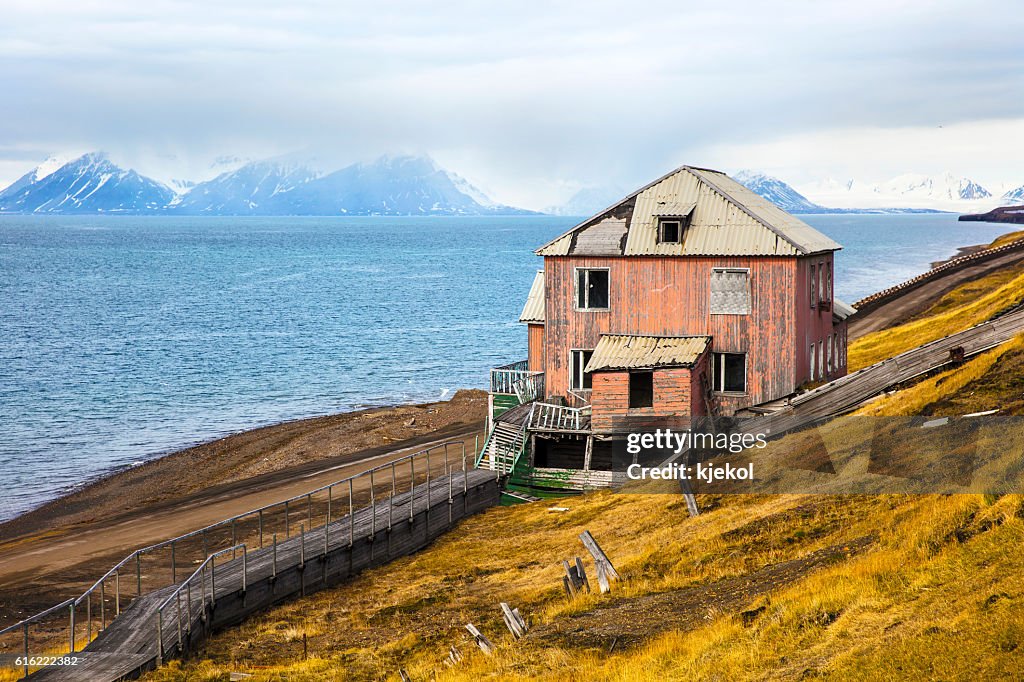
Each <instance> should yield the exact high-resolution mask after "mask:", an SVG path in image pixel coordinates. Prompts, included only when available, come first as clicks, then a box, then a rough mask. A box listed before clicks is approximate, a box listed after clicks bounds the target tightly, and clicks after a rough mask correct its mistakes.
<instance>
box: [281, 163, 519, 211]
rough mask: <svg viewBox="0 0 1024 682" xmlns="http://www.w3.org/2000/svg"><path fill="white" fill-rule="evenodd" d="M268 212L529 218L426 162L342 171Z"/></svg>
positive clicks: (301, 188)
mask: <svg viewBox="0 0 1024 682" xmlns="http://www.w3.org/2000/svg"><path fill="white" fill-rule="evenodd" d="M484 202H486V203H484ZM273 211H274V212H275V213H279V214H280V213H287V214H291V215H502V214H504V215H511V214H524V213H530V211H524V210H522V209H517V208H512V207H510V206H503V205H500V204H495V203H493V202H491V201H490V199H487V198H486V197H485V196H484V195H483V193H482V192H481V191H480V190H478V189H476V188H475V187H472V185H470V184H469V183H468V182H466V181H465V180H464V179H463V178H461V177H458V176H455V175H454V174H452V173H449V172H448V171H446V170H444V169H442V168H439V167H438V166H437V164H436V163H434V161H433V159H431V158H430V157H427V156H384V157H381V158H379V159H377V160H376V161H373V162H370V163H356V164H353V165H351V166H347V167H345V168H342V169H341V170H337V171H335V172H333V173H329V174H327V175H325V176H323V177H321V178H317V179H316V180H312V181H310V182H307V183H305V184H303V185H300V186H298V187H296V188H295V189H294V190H292V191H290V192H288V193H287V194H283V195H278V197H277V200H276V202H275V204H274V207H273Z"/></svg>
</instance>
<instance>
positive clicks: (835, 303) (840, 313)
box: [832, 298, 857, 320]
mask: <svg viewBox="0 0 1024 682" xmlns="http://www.w3.org/2000/svg"><path fill="white" fill-rule="evenodd" d="M855 312H857V309H856V308H854V307H853V306H852V305H850V304H849V303H844V302H843V301H840V300H839V299H838V298H833V299H832V314H833V315H834V316H836V317H838V318H839V319H840V320H845V319H846V318H848V317H849V316H850V315H853V314H854V313H855Z"/></svg>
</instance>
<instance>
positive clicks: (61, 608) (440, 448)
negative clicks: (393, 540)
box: [0, 440, 471, 675]
mask: <svg viewBox="0 0 1024 682" xmlns="http://www.w3.org/2000/svg"><path fill="white" fill-rule="evenodd" d="M466 457H467V453H466V447H465V443H464V442H462V441H458V440H452V441H445V442H443V443H439V444H437V445H434V446H432V447H429V448H426V449H424V450H420V451H417V452H414V453H412V454H409V455H405V456H403V457H399V458H396V459H394V460H391V461H389V462H387V463H385V464H381V465H379V466H375V467H373V468H370V469H366V470H363V471H361V472H360V473H358V474H356V475H354V476H349V477H346V478H342V479H339V480H337V481H334V482H332V483H329V484H327V485H324V486H320V487H318V488H316V489H313V490H309V491H307V492H304V493H300V494H298V495H294V496H292V497H289V498H288V499H286V500H282V501H280V502H275V503H273V504H269V505H266V506H263V507H259V508H257V509H252V510H249V511H247V512H244V513H242V514H237V515H235V516H232V517H229V518H226V519H223V520H221V521H218V522H217V523H213V524H211V525H209V526H206V527H204V528H200V529H198V530H194V531H191V532H189V533H185V534H183V535H179V536H177V537H174V538H171V539H169V540H164V541H161V542H158V543H155V544H152V545H149V546H147V547H142V548H140V549H137V550H135V551H134V552H132V553H131V554H129V555H128V556H126V557H125V558H124V559H122V560H121V561H119V562H118V563H116V564H115V565H114V566H113V567H112V568H111V569H110V570H108V571H107V572H106V573H104V574H103V575H102V576H101V577H100V578H99V579H98V580H97V581H96V582H94V583H93V584H92V585H91V586H90V587H88V588H87V589H86V590H85V591H84V592H83V593H82V594H81V595H80V596H79V597H77V598H72V599H68V600H66V601H63V602H61V603H60V604H57V605H55V606H52V607H50V608H48V609H46V610H44V611H42V612H40V613H37V614H35V615H32V616H29V617H28V618H25V619H24V620H22V621H20V622H18V623H15V624H14V625H10V626H8V627H6V628H3V629H0V638H3V637H5V636H10V635H11V634H12V633H16V632H20V633H22V648H23V650H24V653H25V656H26V658H27V657H28V656H29V655H30V653H31V652H30V648H31V644H30V635H31V632H30V628H31V626H32V625H35V624H37V623H40V622H41V621H43V620H46V621H47V623H50V621H51V619H52V618H55V617H56V616H57V615H58V614H61V613H63V614H65V617H66V619H67V620H66V622H67V629H68V638H67V643H68V652H69V653H75V651H76V650H79V649H80V647H79V640H80V638H81V637H82V636H83V635H84V636H85V643H86V645H87V644H88V643H89V642H91V641H92V639H93V625H94V623H95V624H96V625H97V627H96V632H97V633H99V632H101V631H102V630H105V629H106V628H107V627H108V625H109V624H110V623H111V622H113V620H114V619H115V618H117V617H118V616H119V615H120V614H121V611H122V607H124V606H126V605H127V603H128V601H126V600H129V599H134V598H137V597H140V596H142V595H143V594H147V593H149V592H153V591H155V590H157V589H162V588H166V587H167V586H169V585H175V584H177V583H178V571H179V566H181V565H182V562H183V561H184V562H185V563H184V565H186V566H189V567H190V568H191V566H193V565H194V562H195V561H199V560H202V562H203V564H202V565H203V566H206V565H207V562H209V571H210V577H211V582H212V579H213V570H214V567H213V563H214V557H216V556H221V555H223V554H224V553H226V552H234V551H237V550H238V549H239V548H243V552H244V551H248V550H246V549H245V547H248V548H249V549H250V550H251V549H252V548H254V547H258V548H260V549H262V548H263V547H264V546H265V545H266V543H267V540H268V538H269V537H271V536H272V537H273V540H274V541H275V542H276V540H277V533H278V532H280V533H282V534H283V535H284V537H285V538H288V537H290V536H292V535H294V534H295V532H294V529H295V528H296V527H298V526H299V525H300V524H299V523H296V522H297V521H298V522H301V528H302V530H301V531H300V532H301V533H303V535H305V533H307V532H309V531H310V530H311V529H313V528H314V527H317V528H319V527H321V526H322V527H323V529H324V530H323V531H322V532H321V533H318V535H322V537H323V541H324V546H325V547H326V546H327V544H328V543H329V541H330V534H331V533H333V532H337V531H335V530H333V529H330V528H329V527H328V526H329V524H331V521H332V519H334V520H338V519H341V518H342V517H343V516H344V515H346V514H347V516H348V518H349V524H348V529H347V530H348V533H347V535H348V536H349V537H348V539H349V544H350V545H351V544H352V542H353V537H354V532H355V515H354V512H355V508H356V502H357V497H358V498H359V504H360V505H364V504H367V503H368V504H369V506H370V507H372V509H373V511H372V512H371V514H372V521H371V523H372V524H373V525H374V526H376V524H377V520H376V511H377V509H378V505H382V504H387V505H388V515H387V528H388V529H390V528H391V524H392V521H393V518H392V517H393V511H394V506H395V505H394V501H393V500H394V497H395V495H397V494H399V493H404V492H411V491H412V490H414V489H415V487H416V486H417V485H418V484H420V483H424V482H425V483H427V484H428V486H427V500H426V502H427V506H428V508H429V506H430V504H431V502H430V492H429V483H430V480H431V476H432V475H434V476H436V475H437V474H439V473H440V474H442V475H448V474H450V473H451V472H453V471H455V470H456V468H460V469H461V470H462V471H463V472H465V471H466V470H467V466H471V463H467V459H466ZM406 479H408V482H406ZM357 482H358V483H359V484H360V485H359V486H358V489H357V486H356V483H357ZM385 498H386V499H385ZM339 507H340V511H341V512H342V513H341V514H340V515H339V513H338V512H339ZM413 507H414V503H413V502H410V504H409V518H410V520H411V519H412V518H413V515H414V508H413ZM314 522H316V523H314ZM334 527H335V528H337V524H335V526H334ZM373 530H375V529H373ZM373 530H371V532H373ZM381 530H383V528H381ZM242 540H246V541H247V542H242ZM201 568H202V566H201ZM195 576H196V574H195V573H192V574H191V575H190V576H189V579H188V580H187V581H186V582H185V583H183V585H184V586H185V589H186V590H187V589H188V584H189V581H194V579H195ZM122 577H126V578H127V580H122ZM111 583H112V585H111ZM123 583H127V584H123ZM111 601H112V602H113V603H110V602H111ZM94 602H96V607H98V611H99V613H98V614H97V613H96V611H97V608H94ZM122 602H124V603H122ZM83 608H84V610H85V614H84V616H85V617H84V622H82V621H83V619H81V618H80V616H81V611H82V609H83ZM108 611H110V613H109V614H108ZM108 616H109V618H108ZM76 617H78V618H79V619H78V620H77V621H76ZM47 629H48V631H50V632H52V630H53V628H52V627H49V628H47ZM51 646H52V645H51ZM25 674H26V675H27V674H28V666H26V667H25Z"/></svg>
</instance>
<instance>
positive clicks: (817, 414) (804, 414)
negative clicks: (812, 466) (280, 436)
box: [673, 307, 1024, 459]
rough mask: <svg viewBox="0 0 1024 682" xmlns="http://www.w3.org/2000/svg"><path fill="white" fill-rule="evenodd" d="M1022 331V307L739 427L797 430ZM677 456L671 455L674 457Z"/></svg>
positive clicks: (776, 406) (771, 408)
mask: <svg viewBox="0 0 1024 682" xmlns="http://www.w3.org/2000/svg"><path fill="white" fill-rule="evenodd" d="M1021 333H1024V307H1020V308H1016V309H1014V310H1011V311H1009V312H1007V313H1005V314H1003V315H1001V316H999V317H997V318H996V319H994V320H990V321H988V322H984V323H982V324H979V325H977V326H975V327H971V328H970V329H965V330H964V331H962V332H958V333H956V334H951V335H949V336H946V337H944V338H941V339H938V340H936V341H932V342H930V343H926V344H924V345H923V346H918V347H917V348H913V349H911V350H908V351H906V352H904V353H900V354H899V355H896V356H894V357H891V358H889V359H888V360H883V361H882V362H879V363H876V364H874V365H871V366H869V367H865V368H863V369H860V370H857V371H856V372H854V373H852V374H847V375H846V376H844V377H841V378H839V379H836V380H835V381H830V382H829V383H827V384H823V385H822V386H819V387H817V388H815V389H812V390H810V391H807V392H806V393H801V394H800V395H797V396H794V397H792V398H790V399H788V400H785V401H775V402H774V403H770V404H766V405H764V406H760V407H763V408H764V409H763V410H760V412H758V410H757V408H756V407H755V408H754V409H753V410H748V412H753V413H754V414H758V416H756V417H753V418H750V419H745V420H743V422H742V423H741V424H740V426H739V427H738V429H737V430H738V431H739V432H741V433H742V432H746V433H756V432H760V431H768V432H770V433H771V434H773V435H778V434H781V433H786V432H789V431H794V430H799V429H801V428H804V427H806V426H809V425H812V424H814V423H816V422H819V421H823V420H826V419H829V418H832V417H838V416H840V415H843V414H846V413H847V412H850V411H851V410H853V409H854V408H856V407H857V406H859V405H860V404H862V403H863V402H864V401H866V400H868V399H870V398H873V397H874V396H876V395H879V394H880V393H882V392H883V391H885V390H886V389H888V388H890V387H892V386H895V385H897V384H901V383H903V382H904V381H909V380H910V379H914V378H915V377H919V376H921V375H923V374H927V373H928V372H932V371H935V370H938V369H942V368H944V367H948V366H949V365H950V362H951V359H952V357H953V356H954V355H957V356H961V357H965V358H966V357H971V356H973V355H977V354H978V353H982V352H984V351H986V350H989V349H991V348H995V347H996V346H998V345H1000V344H1002V343H1005V342H1006V341H1009V340H1010V339H1012V338H1013V337H1014V336H1016V335H1018V334H1021ZM673 459H675V458H673Z"/></svg>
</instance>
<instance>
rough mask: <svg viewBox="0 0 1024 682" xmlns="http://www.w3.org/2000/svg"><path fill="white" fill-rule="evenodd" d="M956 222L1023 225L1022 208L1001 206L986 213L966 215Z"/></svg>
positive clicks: (1023, 212) (1023, 207)
mask: <svg viewBox="0 0 1024 682" xmlns="http://www.w3.org/2000/svg"><path fill="white" fill-rule="evenodd" d="M958 220H962V221H964V222H968V221H977V222H983V223H1016V224H1018V225H1024V206H1001V207H999V208H994V209H992V210H991V211H989V212H988V213H967V214H964V215H962V216H960V218H958Z"/></svg>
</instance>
